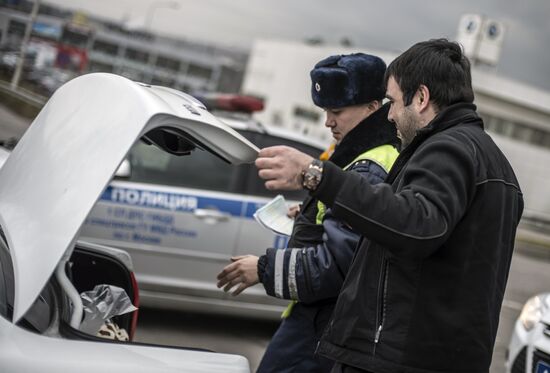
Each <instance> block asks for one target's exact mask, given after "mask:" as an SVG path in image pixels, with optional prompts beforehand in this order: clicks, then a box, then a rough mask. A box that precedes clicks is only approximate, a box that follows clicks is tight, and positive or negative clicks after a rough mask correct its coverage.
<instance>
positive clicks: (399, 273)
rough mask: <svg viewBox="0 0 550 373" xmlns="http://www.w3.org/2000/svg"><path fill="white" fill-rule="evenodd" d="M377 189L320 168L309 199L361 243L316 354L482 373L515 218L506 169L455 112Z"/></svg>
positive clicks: (420, 370)
mask: <svg viewBox="0 0 550 373" xmlns="http://www.w3.org/2000/svg"><path fill="white" fill-rule="evenodd" d="M386 182H387V184H386V183H384V184H378V185H376V186H371V185H370V183H368V182H366V181H365V180H364V179H363V178H361V177H360V176H358V175H356V174H354V173H352V172H342V170H341V169H340V168H339V167H337V166H335V165H333V164H331V163H330V162H325V167H324V173H323V179H322V181H321V183H320V185H319V187H318V189H317V190H316V191H315V193H314V196H315V197H316V198H319V199H320V200H321V201H323V202H324V203H326V204H327V205H328V206H329V207H331V209H332V212H333V214H334V215H335V216H336V217H338V218H340V219H342V220H343V221H345V222H346V223H348V224H349V225H350V226H351V227H352V228H353V230H354V231H356V232H359V233H361V234H362V235H363V236H364V238H363V239H362V240H361V243H360V244H359V247H358V249H357V251H356V255H355V257H354V259H353V262H352V264H351V267H350V270H349V273H348V276H347V277H346V280H345V283H344V285H343V287H342V291H341V293H340V296H339V298H338V302H337V304H336V307H335V309H334V315H333V319H332V320H331V322H330V323H329V326H328V327H327V329H326V331H325V334H324V336H323V338H322V340H321V343H320V345H319V347H318V349H317V352H318V353H320V354H321V355H323V356H326V357H329V358H331V359H333V360H337V361H339V362H341V363H343V364H346V365H351V366H355V367H358V368H360V369H363V370H367V371H371V372H375V373H378V372H380V373H381V372H385V373H390V372H391V373H394V372H414V373H427V372H461V373H466V372H468V373H476V372H484V373H485V372H488V370H489V365H490V363H491V355H492V350H493V345H494V341H495V336H496V332H497V327H498V321H499V312H500V307H501V304H502V300H503V295H504V290H505V286H506V281H507V278H508V271H509V267H510V261H511V258H512V251H513V246H514V237H515V232H516V227H517V224H518V222H519V219H520V217H521V214H522V211H523V199H522V193H521V191H520V188H519V184H518V181H517V179H516V177H515V175H514V172H513V170H512V168H511V166H510V164H509V163H508V161H507V160H506V158H505V157H504V155H503V154H502V153H501V151H500V150H499V149H498V147H497V146H496V145H495V144H494V142H493V140H492V139H491V138H490V137H489V136H488V135H487V134H486V133H485V132H484V130H483V122H482V120H481V119H480V118H479V117H478V115H477V114H476V112H475V106H474V105H473V104H465V103H461V104H455V105H452V106H450V107H448V108H446V109H444V110H442V111H441V112H440V113H439V114H438V115H437V116H436V117H435V118H434V119H433V121H432V122H431V123H430V124H428V126H427V127H425V128H423V129H421V130H419V131H418V132H417V136H416V137H415V138H414V140H413V141H412V143H411V144H410V145H409V146H408V147H407V148H406V149H405V150H403V152H402V153H401V154H400V156H399V158H398V159H397V161H396V162H395V164H394V167H393V168H392V170H391V172H390V174H389V175H388V179H387V180H386Z"/></svg>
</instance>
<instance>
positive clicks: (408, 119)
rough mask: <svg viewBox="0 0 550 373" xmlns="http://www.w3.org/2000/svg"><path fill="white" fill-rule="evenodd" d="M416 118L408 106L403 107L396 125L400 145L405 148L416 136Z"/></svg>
mask: <svg viewBox="0 0 550 373" xmlns="http://www.w3.org/2000/svg"><path fill="white" fill-rule="evenodd" d="M418 123H419V121H418V119H417V117H416V115H415V113H414V112H413V111H412V110H411V109H410V108H409V107H408V106H406V107H405V110H404V111H403V116H402V117H401V120H400V123H398V125H397V131H398V134H399V138H400V139H401V147H402V148H403V149H404V148H406V147H407V146H408V145H409V144H410V143H411V141H412V140H413V139H414V137H415V136H416V131H417V130H418Z"/></svg>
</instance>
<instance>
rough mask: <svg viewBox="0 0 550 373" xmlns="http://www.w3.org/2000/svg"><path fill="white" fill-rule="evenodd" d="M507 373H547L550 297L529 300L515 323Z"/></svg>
mask: <svg viewBox="0 0 550 373" xmlns="http://www.w3.org/2000/svg"><path fill="white" fill-rule="evenodd" d="M506 372H508V373H550V293H543V294H538V295H536V296H534V297H532V298H531V299H529V300H528V301H527V302H526V303H525V305H524V306H523V310H522V311H521V314H520V316H519V318H518V320H517V321H516V325H515V327H514V331H513V334H512V338H511V340H510V345H509V347H508V351H507V361H506Z"/></svg>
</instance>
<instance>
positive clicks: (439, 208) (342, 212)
mask: <svg viewBox="0 0 550 373" xmlns="http://www.w3.org/2000/svg"><path fill="white" fill-rule="evenodd" d="M468 143H469V142H468V140H467V139H466V141H461V140H460V138H459V137H458V136H457V135H455V137H452V136H451V135H443V136H442V138H440V139H438V140H437V141H434V142H431V143H426V144H424V146H421V147H419V148H418V149H417V150H416V152H415V153H414V155H413V156H412V157H411V158H410V159H409V161H408V162H407V164H406V166H405V167H404V168H403V169H402V170H401V171H400V172H401V173H402V174H400V179H399V186H398V189H396V190H399V191H398V192H395V191H394V190H393V188H392V186H391V185H388V184H378V185H375V186H371V185H370V184H369V183H367V182H365V181H364V180H362V179H361V178H360V177H357V175H355V174H353V173H345V172H341V170H340V169H339V168H338V167H337V166H335V165H333V164H331V163H330V162H326V163H325V167H324V171H323V179H322V181H321V184H319V188H318V189H317V190H316V191H315V193H314V196H315V197H316V198H318V199H320V200H321V201H323V202H324V203H325V204H326V205H327V206H329V207H331V208H332V210H333V213H334V214H335V215H336V216H337V217H338V218H340V219H342V220H343V221H345V222H346V223H348V224H349V225H350V226H351V227H353V229H354V230H355V231H356V232H358V233H360V234H362V235H364V236H365V237H366V238H368V239H370V240H372V241H376V242H377V243H379V244H382V245H384V246H385V247H386V248H388V249H389V250H390V253H391V254H392V255H396V256H407V257H425V256H428V255H430V254H432V253H433V252H434V251H435V250H436V249H437V248H438V247H440V246H441V245H442V243H444V242H445V241H446V240H447V238H448V237H449V235H450V234H451V233H452V231H453V228H454V226H455V225H456V224H457V223H458V221H459V220H460V219H461V218H462V216H463V215H464V213H465V211H466V209H467V206H468V205H469V203H470V201H471V200H472V198H474V192H475V187H476V185H475V183H476V181H475V180H476V169H477V166H476V164H477V160H476V157H475V149H473V147H471V146H470V147H469V146H467V144H468ZM397 162H399V160H398V161H397Z"/></svg>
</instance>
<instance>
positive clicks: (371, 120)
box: [218, 53, 399, 373]
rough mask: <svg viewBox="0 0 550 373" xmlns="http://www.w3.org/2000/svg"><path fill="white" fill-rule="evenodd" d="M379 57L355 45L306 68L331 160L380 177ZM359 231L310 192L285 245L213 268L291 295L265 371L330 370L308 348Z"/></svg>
mask: <svg viewBox="0 0 550 373" xmlns="http://www.w3.org/2000/svg"><path fill="white" fill-rule="evenodd" d="M385 70H386V65H385V63H384V62H383V61H382V60H381V59H380V58H378V57H376V56H371V55H366V54H362V53H356V54H351V55H342V56H340V55H338V56H330V57H328V58H325V59H323V60H322V61H320V62H318V63H317V64H316V65H315V68H314V69H313V70H312V71H311V82H312V83H311V84H312V89H311V95H312V99H313V102H314V103H315V104H316V105H317V106H319V107H322V108H324V109H325V111H326V117H327V119H326V126H327V127H328V128H330V129H331V131H332V134H333V137H334V139H335V140H336V141H337V146H336V148H335V150H334V153H333V154H332V156H331V157H330V160H331V162H333V163H334V164H335V165H337V167H340V168H341V169H343V170H346V171H348V172H350V171H352V172H353V173H356V174H357V175H359V177H361V178H363V179H364V180H365V181H366V182H367V183H370V184H376V183H380V182H382V181H383V180H384V179H385V178H386V176H387V172H388V171H389V169H390V168H391V166H392V165H393V162H394V161H395V159H396V158H397V156H398V152H397V146H398V144H399V139H398V138H397V133H396V130H395V127H394V126H393V125H392V124H391V123H390V122H389V121H388V120H387V115H388V110H389V105H386V106H384V107H382V108H380V107H381V105H382V104H381V99H382V98H383V96H384V92H385V91H384V84H383V81H384V80H383V79H384V72H385ZM359 237H360V235H359V234H358V233H357V232H355V231H354V230H353V229H351V228H350V227H349V226H348V225H346V224H344V223H343V222H342V221H341V220H339V219H338V218H335V217H334V215H333V214H332V212H331V210H330V209H325V206H324V205H323V204H322V203H320V202H319V201H318V200H317V199H316V198H308V199H306V200H305V201H304V203H303V206H302V211H301V212H300V214H299V215H298V216H297V217H296V221H295V223H294V228H293V232H292V236H291V238H290V241H289V244H288V248H287V249H286V250H277V249H273V248H270V249H267V250H266V254H265V255H262V256H261V257H259V258H258V257H256V256H252V255H247V256H241V257H237V258H233V260H234V262H233V263H232V264H229V265H228V266H226V267H225V268H224V270H223V271H222V272H221V273H220V275H219V276H218V279H219V282H218V286H219V287H222V286H223V287H225V290H226V291H228V290H229V289H230V288H232V287H233V286H235V287H236V290H235V291H234V292H233V294H235V295H236V294H239V293H240V292H241V291H242V290H244V289H246V288H247V287H249V286H251V285H254V284H256V283H257V282H258V281H259V282H261V283H262V285H263V286H264V288H265V290H266V293H267V294H268V295H271V296H274V297H278V298H283V299H290V300H293V302H292V303H291V305H290V307H289V308H287V311H285V318H284V320H283V322H282V323H281V325H280V327H279V329H278V330H277V332H276V333H275V335H274V336H273V338H272V340H271V343H270V344H269V346H268V348H267V350H266V352H265V354H264V357H263V359H262V361H261V363H260V366H259V368H258V372H259V373H267V372H277V373H284V372H300V373H307V372H312V373H314V372H315V373H316V372H327V373H328V372H329V371H330V370H331V369H332V365H333V362H332V361H331V360H329V359H326V358H322V357H319V356H315V355H314V351H315V348H316V346H317V343H318V341H319V339H320V337H321V333H322V332H323V330H324V328H325V326H326V324H327V322H328V320H329V318H330V316H331V314H332V310H333V308H334V305H335V303H336V297H337V296H338V293H339V291H340V288H341V286H342V283H343V282H344V276H345V274H346V273H347V271H348V268H349V265H350V262H351V259H352V257H353V253H354V251H355V248H356V246H357V242H358V241H359Z"/></svg>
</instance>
